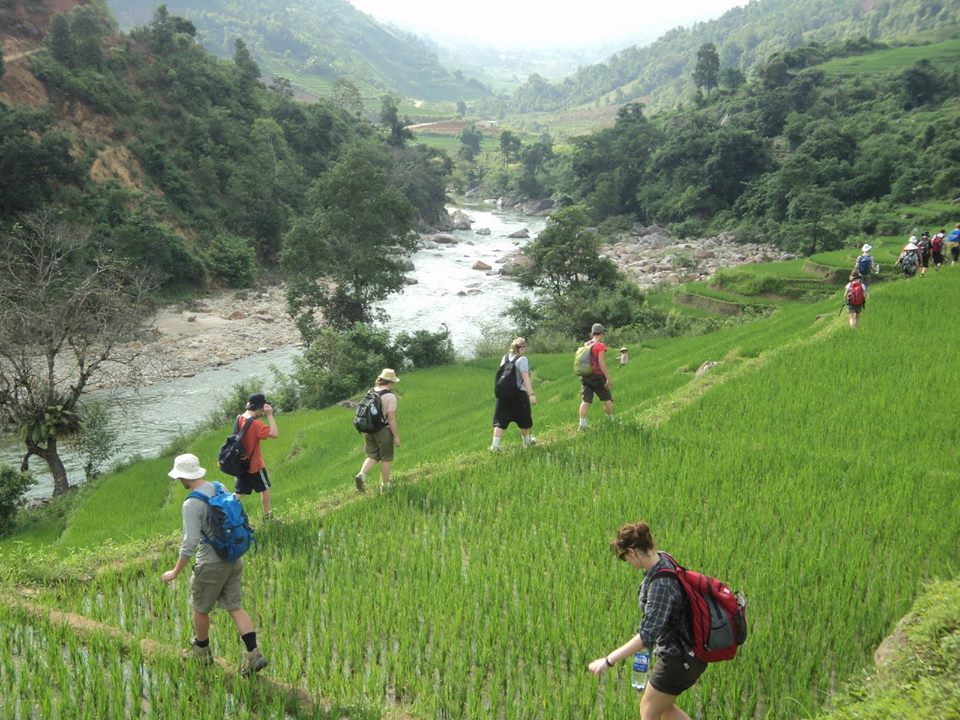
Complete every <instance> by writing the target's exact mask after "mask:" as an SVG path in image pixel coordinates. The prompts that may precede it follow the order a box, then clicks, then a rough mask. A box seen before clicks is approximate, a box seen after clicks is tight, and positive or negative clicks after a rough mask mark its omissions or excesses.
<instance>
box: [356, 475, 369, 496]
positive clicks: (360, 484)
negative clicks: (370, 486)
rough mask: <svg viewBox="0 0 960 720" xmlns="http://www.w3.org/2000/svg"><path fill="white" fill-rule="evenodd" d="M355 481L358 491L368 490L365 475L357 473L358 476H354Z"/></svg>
mask: <svg viewBox="0 0 960 720" xmlns="http://www.w3.org/2000/svg"><path fill="white" fill-rule="evenodd" d="M353 482H354V483H356V485H357V492H366V489H367V486H366V484H365V483H364V482H363V475H361V474H360V473H357V474H356V476H355V477H354V478H353Z"/></svg>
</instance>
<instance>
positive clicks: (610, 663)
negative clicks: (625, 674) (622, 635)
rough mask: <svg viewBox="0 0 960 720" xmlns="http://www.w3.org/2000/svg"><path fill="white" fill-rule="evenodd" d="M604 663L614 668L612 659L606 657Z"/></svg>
mask: <svg viewBox="0 0 960 720" xmlns="http://www.w3.org/2000/svg"><path fill="white" fill-rule="evenodd" d="M603 661H604V662H605V663H606V664H607V667H613V663H612V662H610V658H608V657H605V658H603Z"/></svg>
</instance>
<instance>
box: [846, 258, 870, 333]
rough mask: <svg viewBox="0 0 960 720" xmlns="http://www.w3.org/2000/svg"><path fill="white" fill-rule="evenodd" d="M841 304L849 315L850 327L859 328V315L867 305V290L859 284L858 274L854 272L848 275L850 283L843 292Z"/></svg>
mask: <svg viewBox="0 0 960 720" xmlns="http://www.w3.org/2000/svg"><path fill="white" fill-rule="evenodd" d="M843 302H844V303H845V304H846V306H847V311H848V313H849V317H850V327H852V328H855V327H859V325H860V313H862V312H863V308H864V306H866V304H867V288H866V287H864V285H863V283H862V282H860V274H859V273H858V272H857V271H856V270H854V271H853V272H852V273H850V282H848V283H847V286H846V288H844V290H843Z"/></svg>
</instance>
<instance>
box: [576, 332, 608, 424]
mask: <svg viewBox="0 0 960 720" xmlns="http://www.w3.org/2000/svg"><path fill="white" fill-rule="evenodd" d="M606 332H607V330H606V328H604V327H603V325H601V324H600V323H594V324H593V327H592V328H591V329H590V335H591V338H590V340H588V341H587V342H586V343H585V346H586V347H588V348H589V359H590V368H591V370H592V372H591V373H590V374H589V375H585V376H581V377H580V384H581V385H582V386H583V393H582V398H583V399H582V401H581V403H580V425H579V427H578V428H577V430H578V432H583V431H584V430H586V429H587V413H588V412H590V404H591V403H592V402H593V396H594V395H596V396H597V397H598V398H600V399H601V400H602V401H603V412H604V413H606V416H607V419H608V420H610V421H611V422H613V393H612V392H611V391H610V386H611V381H610V371H609V370H607V361H606V354H607V346H606V345H604V344H603V336H604V334H606Z"/></svg>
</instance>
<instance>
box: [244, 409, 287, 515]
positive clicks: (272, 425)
mask: <svg viewBox="0 0 960 720" xmlns="http://www.w3.org/2000/svg"><path fill="white" fill-rule="evenodd" d="M263 416H266V418H267V423H268V424H269V427H267V426H266V425H264V424H263V421H262V420H261V419H260V418H262V417H263ZM247 423H251V425H250V427H249V429H248V430H247V431H246V432H245V433H244V435H243V440H242V442H243V451H244V454H245V455H246V456H247V457H248V458H250V466H249V468H248V469H247V472H246V473H245V474H244V475H240V476H239V477H237V484H236V487H235V488H234V490H233V492H234V493H235V494H236V495H249V494H250V493H251V492H254V491H256V492H258V493H260V506H261V507H262V508H263V519H264V520H270V519H271V518H272V517H273V515H272V513H271V512H270V478H269V477H267V468H266V465H264V462H263V452H262V451H261V450H260V441H261V440H266V439H267V438H278V437H280V431H279V430H277V421H276V419H275V418H274V417H273V408H272V407H271V406H270V405H269V404H268V403H267V399H266V398H265V397H264V396H263V395H262V394H261V393H254V394H253V395H251V396H250V398H249V399H248V400H247V409H246V410H244V412H243V414H242V415H239V416H238V417H237V425H238V429H240V430H242V429H243V428H244V427H245V426H246V424H247Z"/></svg>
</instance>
